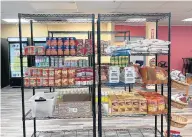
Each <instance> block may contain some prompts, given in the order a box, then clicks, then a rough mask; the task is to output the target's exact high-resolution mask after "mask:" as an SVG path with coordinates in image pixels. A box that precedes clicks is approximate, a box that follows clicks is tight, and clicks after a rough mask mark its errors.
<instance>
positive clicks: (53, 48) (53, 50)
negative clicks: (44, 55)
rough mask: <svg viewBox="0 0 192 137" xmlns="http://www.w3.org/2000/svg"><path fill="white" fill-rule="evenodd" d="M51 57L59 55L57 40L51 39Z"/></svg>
mask: <svg viewBox="0 0 192 137" xmlns="http://www.w3.org/2000/svg"><path fill="white" fill-rule="evenodd" d="M51 55H57V38H51Z"/></svg>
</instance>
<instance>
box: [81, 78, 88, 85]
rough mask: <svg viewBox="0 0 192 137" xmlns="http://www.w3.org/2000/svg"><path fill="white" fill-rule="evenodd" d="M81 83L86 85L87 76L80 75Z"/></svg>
mask: <svg viewBox="0 0 192 137" xmlns="http://www.w3.org/2000/svg"><path fill="white" fill-rule="evenodd" d="M81 85H87V78H86V77H81Z"/></svg>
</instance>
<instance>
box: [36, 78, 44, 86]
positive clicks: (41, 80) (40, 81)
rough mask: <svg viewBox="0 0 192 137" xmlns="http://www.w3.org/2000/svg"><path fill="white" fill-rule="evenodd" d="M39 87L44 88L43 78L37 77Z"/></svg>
mask: <svg viewBox="0 0 192 137" xmlns="http://www.w3.org/2000/svg"><path fill="white" fill-rule="evenodd" d="M37 86H38V87H41V86H43V78H42V77H37Z"/></svg>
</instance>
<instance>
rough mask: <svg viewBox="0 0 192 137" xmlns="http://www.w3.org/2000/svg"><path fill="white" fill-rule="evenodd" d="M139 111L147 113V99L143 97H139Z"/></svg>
mask: <svg viewBox="0 0 192 137" xmlns="http://www.w3.org/2000/svg"><path fill="white" fill-rule="evenodd" d="M139 113H140V114H147V100H146V99H145V98H140V104H139Z"/></svg>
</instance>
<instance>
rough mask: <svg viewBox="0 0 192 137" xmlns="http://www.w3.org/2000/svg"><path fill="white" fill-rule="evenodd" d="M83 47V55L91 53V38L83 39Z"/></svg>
mask: <svg viewBox="0 0 192 137" xmlns="http://www.w3.org/2000/svg"><path fill="white" fill-rule="evenodd" d="M85 48H86V52H85V55H92V54H93V50H92V40H91V39H85Z"/></svg>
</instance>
